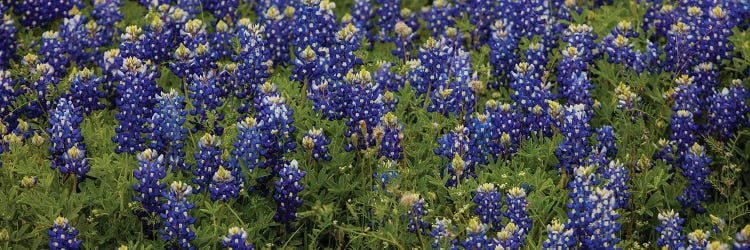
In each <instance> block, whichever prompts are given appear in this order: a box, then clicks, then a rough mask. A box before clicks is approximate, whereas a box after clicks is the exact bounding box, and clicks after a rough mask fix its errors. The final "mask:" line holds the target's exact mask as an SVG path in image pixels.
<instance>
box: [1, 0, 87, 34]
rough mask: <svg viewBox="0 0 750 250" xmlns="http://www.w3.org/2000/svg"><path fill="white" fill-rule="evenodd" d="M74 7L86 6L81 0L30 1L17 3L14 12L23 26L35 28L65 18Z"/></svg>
mask: <svg viewBox="0 0 750 250" xmlns="http://www.w3.org/2000/svg"><path fill="white" fill-rule="evenodd" d="M49 6H55V7H54V8H49ZM73 6H76V7H78V8H83V7H85V4H84V3H83V1H81V0H29V1H23V2H18V3H16V4H15V6H14V8H13V12H15V13H16V14H17V15H18V16H19V17H20V18H21V19H20V21H21V24H23V26H28V27H32V28H34V27H42V26H46V25H47V24H49V22H51V21H52V20H55V19H57V18H60V17H63V16H65V14H66V13H67V12H68V10H70V9H71V8H72V7H73Z"/></svg>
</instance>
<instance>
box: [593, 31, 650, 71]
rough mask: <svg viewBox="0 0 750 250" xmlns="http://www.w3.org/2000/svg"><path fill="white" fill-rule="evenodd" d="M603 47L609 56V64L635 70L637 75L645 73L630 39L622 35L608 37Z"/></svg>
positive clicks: (603, 42) (605, 38)
mask: <svg viewBox="0 0 750 250" xmlns="http://www.w3.org/2000/svg"><path fill="white" fill-rule="evenodd" d="M602 47H603V48H602V49H603V50H604V51H606V52H607V55H608V56H609V57H607V62H609V63H617V64H621V65H622V66H623V68H624V69H626V70H628V69H630V70H634V71H635V72H636V73H641V72H642V71H643V69H644V67H642V65H641V64H640V63H639V60H641V57H639V56H638V54H637V53H636V51H634V49H633V44H632V43H631V42H630V41H629V39H628V37H626V36H624V35H621V34H618V35H616V36H613V35H612V34H610V35H607V36H606V37H604V40H603V41H602Z"/></svg>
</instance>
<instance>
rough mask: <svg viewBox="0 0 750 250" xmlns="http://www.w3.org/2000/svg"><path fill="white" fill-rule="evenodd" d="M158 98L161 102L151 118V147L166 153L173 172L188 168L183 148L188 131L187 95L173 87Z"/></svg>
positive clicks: (168, 165)
mask: <svg viewBox="0 0 750 250" xmlns="http://www.w3.org/2000/svg"><path fill="white" fill-rule="evenodd" d="M156 99H157V100H158V101H159V104H158V105H157V106H156V108H154V109H155V110H154V115H153V116H151V120H150V123H151V126H152V128H153V131H152V133H151V134H150V135H149V136H150V137H149V139H150V140H151V143H150V144H149V147H151V148H152V149H154V150H156V151H157V152H159V153H160V154H163V155H166V167H167V168H171V169H172V171H173V172H174V171H177V170H180V169H182V170H188V169H190V166H188V165H187V164H185V160H184V157H185V151H184V150H183V147H184V146H185V140H186V139H187V133H188V130H187V129H186V128H184V127H183V124H184V123H185V119H186V118H185V116H186V115H187V112H186V111H185V97H183V96H181V95H180V94H179V93H177V91H175V90H174V89H171V90H170V91H169V92H168V93H166V92H162V93H161V94H160V95H159V96H157V97H156Z"/></svg>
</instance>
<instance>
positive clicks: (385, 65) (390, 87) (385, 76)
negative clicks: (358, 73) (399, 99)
mask: <svg viewBox="0 0 750 250" xmlns="http://www.w3.org/2000/svg"><path fill="white" fill-rule="evenodd" d="M376 65H377V66H376V67H377V70H376V71H375V73H373V74H372V77H373V79H374V81H375V83H377V85H378V86H380V87H383V88H385V89H386V90H387V91H392V92H396V91H399V90H400V89H401V88H403V87H404V83H405V79H404V78H403V77H402V76H400V75H398V74H397V73H394V72H391V67H393V64H392V63H391V62H387V61H378V62H377V63H376Z"/></svg>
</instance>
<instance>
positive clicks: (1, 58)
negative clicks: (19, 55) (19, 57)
mask: <svg viewBox="0 0 750 250" xmlns="http://www.w3.org/2000/svg"><path fill="white" fill-rule="evenodd" d="M0 5H2V4H0ZM4 12H5V10H3V9H0V14H1V15H3V19H2V20H1V22H0V67H2V68H5V67H8V66H9V65H10V60H12V59H15V57H16V56H15V53H16V33H17V32H18V29H17V28H16V26H15V22H14V21H13V18H11V17H10V15H7V14H3V13H4Z"/></svg>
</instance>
